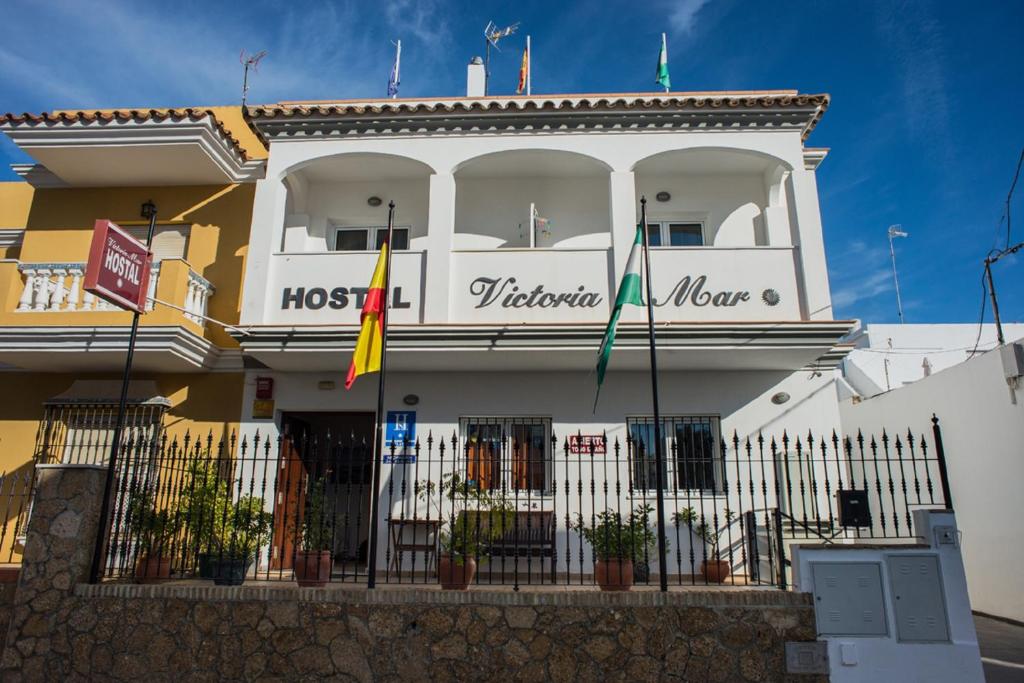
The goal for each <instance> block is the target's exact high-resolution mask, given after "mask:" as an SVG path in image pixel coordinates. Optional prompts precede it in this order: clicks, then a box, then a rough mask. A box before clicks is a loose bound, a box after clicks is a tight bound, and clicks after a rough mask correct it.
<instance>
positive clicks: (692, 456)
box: [626, 416, 722, 492]
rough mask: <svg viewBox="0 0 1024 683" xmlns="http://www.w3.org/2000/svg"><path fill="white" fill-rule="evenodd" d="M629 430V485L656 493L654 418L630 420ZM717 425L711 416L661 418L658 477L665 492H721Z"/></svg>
mask: <svg viewBox="0 0 1024 683" xmlns="http://www.w3.org/2000/svg"><path fill="white" fill-rule="evenodd" d="M626 426H627V427H628V430H629V456H630V469H631V473H632V476H633V485H634V486H635V487H636V488H639V489H646V490H656V489H657V476H658V474H657V470H656V468H655V460H656V449H655V447H654V444H655V441H654V418H653V417H631V418H629V419H627V420H626ZM720 432H721V421H720V420H719V418H718V417H712V416H676V417H662V418H661V438H662V444H663V445H662V449H663V450H662V457H663V460H662V465H661V471H662V477H663V480H662V481H663V485H664V488H665V490H667V491H710V492H716V491H719V490H720V488H721V481H722V452H721V441H720V436H719V435H720Z"/></svg>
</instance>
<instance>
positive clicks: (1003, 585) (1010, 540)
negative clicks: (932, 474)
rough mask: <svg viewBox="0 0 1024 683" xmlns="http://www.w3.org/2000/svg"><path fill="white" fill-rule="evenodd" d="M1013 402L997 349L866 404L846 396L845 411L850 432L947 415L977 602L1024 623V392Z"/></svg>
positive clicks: (945, 431)
mask: <svg viewBox="0 0 1024 683" xmlns="http://www.w3.org/2000/svg"><path fill="white" fill-rule="evenodd" d="M1013 399H1014V396H1013V395H1012V394H1011V390H1010V388H1009V387H1008V386H1007V384H1006V379H1005V374H1004V370H1003V364H1002V359H1001V357H1000V355H999V352H998V351H993V352H990V353H986V354H984V355H982V356H978V357H976V358H974V359H972V360H969V361H967V362H965V363H961V364H960V365H956V366H954V367H951V368H949V369H947V370H944V371H942V372H939V373H936V374H933V375H931V376H930V377H927V378H925V379H922V380H920V381H918V382H915V383H913V384H909V385H907V386H904V387H902V388H900V389H896V390H893V391H890V392H888V393H885V394H881V395H879V396H875V397H874V398H870V399H866V400H864V401H861V402H860V403H852V402H851V401H843V402H841V403H840V414H841V415H842V425H843V429H844V431H846V432H848V433H855V432H856V430H858V429H862V430H864V431H865V432H872V433H878V432H880V431H881V430H882V429H883V428H884V429H886V430H888V431H889V433H890V434H892V433H894V432H898V431H899V430H901V429H906V425H908V424H911V425H926V424H927V421H928V419H930V418H931V416H932V413H935V414H936V415H937V416H938V417H939V419H940V424H941V427H942V438H943V442H944V445H945V451H946V461H947V465H948V468H949V481H950V488H951V490H952V497H953V507H954V509H955V510H956V513H957V517H958V519H959V522H960V528H961V530H962V531H963V555H964V564H965V565H966V568H967V580H968V585H969V587H970V591H971V602H972V603H973V605H974V608H975V609H976V610H978V611H980V612H985V613H987V614H994V615H997V616H1001V617H1008V618H1011V619H1016V620H1021V621H1024V575H1022V574H1021V567H1022V566H1024V544H1022V540H1024V531H1022V529H1021V524H1020V518H1021V498H1022V492H1024V490H1022V488H1021V486H1022V483H1024V390H1020V389H1018V390H1017V391H1016V392H1015V399H1016V403H1014V401H1013Z"/></svg>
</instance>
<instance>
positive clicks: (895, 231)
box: [889, 223, 909, 325]
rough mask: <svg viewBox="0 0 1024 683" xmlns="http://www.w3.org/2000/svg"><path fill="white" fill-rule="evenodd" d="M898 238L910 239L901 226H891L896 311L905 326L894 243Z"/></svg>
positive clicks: (890, 238)
mask: <svg viewBox="0 0 1024 683" xmlns="http://www.w3.org/2000/svg"><path fill="white" fill-rule="evenodd" d="M896 237H909V235H908V234H907V233H905V232H903V226H902V225H900V224H898V223H897V224H896V225H890V226H889V256H891V257H892V281H893V282H894V283H895V284H896V310H897V311H898V312H899V315H900V324H901V325H902V324H903V301H902V300H900V279H899V277H897V276H896V249H895V247H893V244H892V241H893V238H896Z"/></svg>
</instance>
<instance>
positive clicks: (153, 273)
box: [146, 263, 160, 311]
mask: <svg viewBox="0 0 1024 683" xmlns="http://www.w3.org/2000/svg"><path fill="white" fill-rule="evenodd" d="M158 277H160V264H159V263H154V264H153V265H152V267H151V268H150V269H149V283H148V285H147V287H146V310H147V311H152V310H153V299H154V298H155V297H156V280H157V278H158Z"/></svg>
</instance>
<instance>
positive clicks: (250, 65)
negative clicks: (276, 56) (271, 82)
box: [238, 50, 267, 107]
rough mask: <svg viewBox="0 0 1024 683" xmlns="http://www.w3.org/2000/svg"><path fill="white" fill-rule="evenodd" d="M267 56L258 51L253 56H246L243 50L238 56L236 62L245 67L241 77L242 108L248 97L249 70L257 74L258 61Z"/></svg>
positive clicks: (263, 52)
mask: <svg viewBox="0 0 1024 683" xmlns="http://www.w3.org/2000/svg"><path fill="white" fill-rule="evenodd" d="M266 56H267V51H266V50H260V51H259V52H257V53H256V54H254V55H248V56H246V54H245V50H242V52H241V53H240V54H239V55H238V61H239V62H241V63H242V65H243V66H244V67H245V75H244V76H243V77H242V106H243V107H244V106H245V100H246V98H247V97H248V96H249V69H252V70H253V72H256V73H258V72H259V70H260V60H261V59H263V58H264V57H266Z"/></svg>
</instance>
